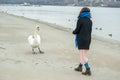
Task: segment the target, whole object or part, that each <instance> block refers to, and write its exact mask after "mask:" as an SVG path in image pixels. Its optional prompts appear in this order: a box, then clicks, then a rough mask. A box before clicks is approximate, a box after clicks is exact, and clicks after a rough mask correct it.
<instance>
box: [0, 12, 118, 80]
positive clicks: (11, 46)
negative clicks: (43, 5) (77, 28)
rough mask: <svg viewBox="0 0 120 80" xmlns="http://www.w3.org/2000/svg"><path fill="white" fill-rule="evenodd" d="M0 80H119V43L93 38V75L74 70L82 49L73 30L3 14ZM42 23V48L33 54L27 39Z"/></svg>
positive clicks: (0, 23) (0, 41)
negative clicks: (77, 47)
mask: <svg viewBox="0 0 120 80" xmlns="http://www.w3.org/2000/svg"><path fill="white" fill-rule="evenodd" d="M0 17H1V18H0V80H120V64H119V63H120V43H118V42H116V41H114V42H111V41H107V40H106V41H105V40H103V39H99V38H97V37H94V36H93V38H92V43H91V48H90V50H89V53H88V54H89V62H90V65H91V71H92V76H84V75H82V74H81V72H76V71H74V68H75V67H77V66H78V64H79V51H78V50H77V49H76V48H75V46H74V35H73V34H72V30H68V29H64V28H57V26H56V25H53V24H49V23H44V22H39V21H36V20H31V19H27V18H24V17H18V16H14V15H9V14H5V13H0ZM36 24H38V25H40V32H39V34H40V35H41V38H42V44H41V50H43V51H44V52H45V53H44V54H39V52H38V50H37V49H36V50H35V51H36V52H37V54H32V50H31V47H30V45H29V44H28V41H27V38H28V36H29V35H30V34H33V33H34V28H35V26H36Z"/></svg>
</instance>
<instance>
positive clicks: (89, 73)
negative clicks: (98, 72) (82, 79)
mask: <svg viewBox="0 0 120 80" xmlns="http://www.w3.org/2000/svg"><path fill="white" fill-rule="evenodd" d="M82 74H83V75H88V76H91V71H90V68H88V69H86V71H85V72H83V73H82Z"/></svg>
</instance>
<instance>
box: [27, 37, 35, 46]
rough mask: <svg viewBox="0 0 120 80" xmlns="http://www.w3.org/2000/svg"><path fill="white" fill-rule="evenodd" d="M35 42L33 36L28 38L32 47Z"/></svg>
mask: <svg viewBox="0 0 120 80" xmlns="http://www.w3.org/2000/svg"><path fill="white" fill-rule="evenodd" d="M33 41H34V39H33V36H32V35H30V36H29V37H28V42H29V44H30V45H31V44H33Z"/></svg>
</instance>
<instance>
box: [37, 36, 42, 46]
mask: <svg viewBox="0 0 120 80" xmlns="http://www.w3.org/2000/svg"><path fill="white" fill-rule="evenodd" d="M37 41H38V43H39V44H41V38H40V35H37Z"/></svg>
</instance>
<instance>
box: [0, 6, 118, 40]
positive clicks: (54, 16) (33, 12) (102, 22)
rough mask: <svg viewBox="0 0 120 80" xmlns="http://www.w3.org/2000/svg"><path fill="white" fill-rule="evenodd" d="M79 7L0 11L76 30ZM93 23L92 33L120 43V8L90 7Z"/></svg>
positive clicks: (26, 8)
mask: <svg viewBox="0 0 120 80" xmlns="http://www.w3.org/2000/svg"><path fill="white" fill-rule="evenodd" d="M81 8H82V7H79V6H43V5H42V6H19V5H9V6H8V5H1V6H0V11H4V12H7V13H9V14H14V15H18V16H24V17H27V18H31V19H37V20H40V21H45V22H49V23H53V24H56V25H60V26H63V27H66V28H72V29H75V27H76V21H77V16H78V14H79V11H80V9H81ZM90 9H91V14H92V21H93V31H92V33H93V34H95V35H97V36H101V37H103V38H106V39H112V40H117V41H120V16H119V15H120V8H102V7H90Z"/></svg>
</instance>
